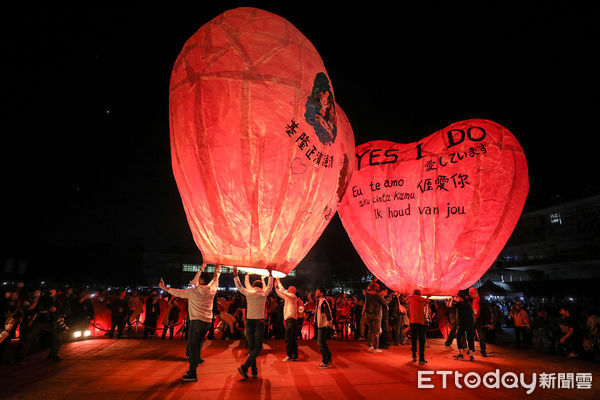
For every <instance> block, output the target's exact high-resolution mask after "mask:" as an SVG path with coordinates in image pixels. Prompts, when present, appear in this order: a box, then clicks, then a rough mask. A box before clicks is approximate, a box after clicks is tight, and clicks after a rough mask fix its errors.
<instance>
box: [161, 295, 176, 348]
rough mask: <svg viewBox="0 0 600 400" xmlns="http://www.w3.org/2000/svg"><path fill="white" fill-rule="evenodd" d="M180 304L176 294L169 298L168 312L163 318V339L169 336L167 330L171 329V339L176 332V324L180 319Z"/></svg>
mask: <svg viewBox="0 0 600 400" xmlns="http://www.w3.org/2000/svg"><path fill="white" fill-rule="evenodd" d="M179 312H180V309H179V305H178V304H177V299H176V298H175V296H172V297H171V299H170V300H169V304H168V305H167V312H166V313H165V318H163V330H162V336H161V339H164V338H165V337H166V336H167V330H168V331H169V340H173V333H174V332H175V325H176V324H177V321H179Z"/></svg>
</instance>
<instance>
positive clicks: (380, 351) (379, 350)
mask: <svg viewBox="0 0 600 400" xmlns="http://www.w3.org/2000/svg"><path fill="white" fill-rule="evenodd" d="M382 352H383V350H381V349H374V350H373V353H382Z"/></svg>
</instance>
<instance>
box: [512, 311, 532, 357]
mask: <svg viewBox="0 0 600 400" xmlns="http://www.w3.org/2000/svg"><path fill="white" fill-rule="evenodd" d="M510 316H511V318H512V319H513V320H514V322H515V341H516V345H517V347H521V345H523V347H527V345H528V342H529V340H528V339H529V338H528V336H529V332H530V331H531V325H530V323H529V314H527V311H525V309H524V308H523V306H522V304H521V302H519V301H518V302H516V303H515V306H514V308H513V309H512V310H510ZM521 340H522V341H523V343H521Z"/></svg>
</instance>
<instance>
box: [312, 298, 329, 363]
mask: <svg viewBox="0 0 600 400" xmlns="http://www.w3.org/2000/svg"><path fill="white" fill-rule="evenodd" d="M315 297H316V299H317V306H316V308H315V321H316V325H317V345H318V346H319V350H320V351H321V357H322V358H323V360H322V362H321V364H319V368H331V351H330V350H329V346H327V329H329V328H331V329H333V320H332V313H331V306H330V305H329V302H328V301H327V298H325V288H322V287H320V288H318V289H317V290H316V291H315Z"/></svg>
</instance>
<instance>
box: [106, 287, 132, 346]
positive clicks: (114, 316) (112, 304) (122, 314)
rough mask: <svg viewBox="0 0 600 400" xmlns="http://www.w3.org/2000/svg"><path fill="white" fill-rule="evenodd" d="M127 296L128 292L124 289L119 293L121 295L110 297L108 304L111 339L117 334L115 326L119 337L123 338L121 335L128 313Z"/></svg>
mask: <svg viewBox="0 0 600 400" xmlns="http://www.w3.org/2000/svg"><path fill="white" fill-rule="evenodd" d="M126 297H127V292H126V291H124V290H123V291H121V292H120V293H119V297H116V298H110V299H109V301H108V304H107V305H108V307H109V308H110V330H109V331H108V337H109V338H111V339H112V337H113V336H114V334H115V328H116V329H117V338H118V339H121V336H123V331H124V330H125V323H126V321H127V315H128V306H127V298H126Z"/></svg>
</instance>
